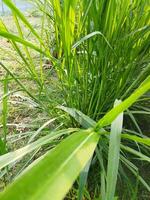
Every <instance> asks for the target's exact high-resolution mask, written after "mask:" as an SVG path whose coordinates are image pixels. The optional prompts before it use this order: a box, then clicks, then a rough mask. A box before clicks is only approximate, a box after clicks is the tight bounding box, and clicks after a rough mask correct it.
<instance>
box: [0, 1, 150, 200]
mask: <svg viewBox="0 0 150 200" xmlns="http://www.w3.org/2000/svg"><path fill="white" fill-rule="evenodd" d="M3 1H4V3H5V4H6V5H7V6H8V7H9V8H10V9H11V11H12V15H13V17H14V24H15V26H16V30H17V33H12V32H11V31H10V30H9V27H7V26H6V24H4V23H3V22H2V21H1V24H0V28H1V29H0V36H2V37H3V38H6V39H8V40H9V42H10V44H11V46H12V49H13V51H15V54H14V52H12V51H10V52H7V53H8V54H9V55H13V56H14V57H16V60H17V61H18V63H20V66H21V67H22V66H23V67H24V68H25V69H26V71H27V73H28V76H29V77H30V78H31V80H32V83H33V82H34V84H35V87H36V88H37V90H36V91H37V92H36V93H33V92H32V91H31V90H30V89H29V86H28V85H27V86H26V85H24V84H23V83H22V81H21V80H20V79H19V77H17V76H16V75H15V74H14V73H13V71H11V69H9V67H8V66H7V64H4V63H0V66H1V67H3V69H4V70H6V72H7V73H8V74H9V76H11V77H12V79H13V80H14V81H15V82H16V83H17V86H19V87H20V88H21V89H22V90H23V91H24V92H26V93H27V95H28V96H30V98H32V99H33V101H35V102H36V103H37V105H38V108H40V109H41V110H42V111H44V112H47V113H49V112H50V110H49V107H50V104H51V102H52V101H53V100H51V99H50V97H49V94H48V91H49V86H48V85H47V84H46V78H47V77H46V75H45V74H44V72H43V66H42V64H43V58H44V59H45V57H46V58H47V59H48V60H49V62H50V63H52V65H53V67H54V69H55V70H56V72H57V75H58V80H59V82H60V85H61V90H62V93H61V98H62V97H63V100H65V102H63V104H65V105H67V106H69V107H71V108H67V107H64V106H59V108H60V109H62V110H64V111H65V112H67V113H68V114H69V115H70V116H72V117H73V118H74V119H75V120H76V121H77V122H78V124H80V125H81V126H82V127H83V128H79V129H74V128H72V129H65V130H54V131H52V132H50V133H49V134H48V135H46V136H43V137H41V138H39V139H37V140H36V141H33V140H35V139H36V136H37V135H39V133H40V132H41V131H42V129H43V128H45V126H47V124H49V123H50V122H51V120H50V121H48V122H47V123H45V124H44V125H43V126H42V127H41V128H39V129H38V130H37V131H36V132H35V133H34V134H33V135H31V137H30V139H29V142H28V144H27V145H26V146H24V147H21V148H19V149H18V150H16V151H14V152H9V153H7V154H5V155H3V156H1V157H0V168H1V169H3V168H4V167H6V166H9V167H10V168H11V167H12V166H13V165H14V164H15V162H16V161H18V160H19V159H21V158H22V157H24V156H25V155H26V154H28V153H30V152H32V151H38V149H39V148H40V147H41V146H43V145H45V144H46V145H49V147H50V151H49V149H48V151H47V153H46V154H44V156H41V157H40V158H39V159H37V160H36V161H35V162H33V163H32V164H31V165H29V167H27V168H26V165H28V163H27V164H26V165H25V167H24V168H25V170H23V173H21V174H20V176H19V178H18V179H17V180H16V181H14V183H13V184H12V185H10V186H9V187H8V188H7V189H6V191H5V192H4V193H2V194H1V196H0V198H1V199H3V200H4V199H10V198H13V199H20V198H22V197H23V198H25V199H49V196H50V197H51V198H52V199H63V198H64V197H65V195H66V194H67V192H68V191H69V189H70V188H71V187H72V185H73V183H74V181H75V180H76V178H77V177H78V175H79V174H80V177H79V190H78V195H77V196H78V199H79V200H81V199H82V198H83V196H84V195H85V193H86V192H87V186H86V183H87V182H88V175H89V171H90V169H91V168H94V169H95V166H96V165H97V167H96V168H97V169H98V170H99V176H98V178H97V181H96V183H95V184H94V187H95V188H96V186H97V185H98V186H97V187H98V192H95V193H96V194H95V196H96V197H98V198H99V199H102V200H112V199H114V198H115V196H116V195H117V193H116V185H117V180H118V176H119V175H121V177H126V176H127V173H126V169H128V170H129V171H130V173H132V174H133V175H134V176H135V178H136V180H138V181H139V182H140V184H143V186H144V187H145V188H146V189H147V190H148V191H150V186H149V185H148V183H147V182H146V181H145V180H144V178H143V177H142V176H141V175H140V174H139V170H138V168H137V167H136V165H135V162H133V160H132V159H131V158H132V157H131V155H133V158H135V157H136V158H138V159H142V160H143V161H146V162H150V159H149V157H148V153H149V146H150V140H149V138H148V137H146V136H144V134H143V132H142V130H141V129H140V127H139V125H138V123H137V121H136V118H135V117H134V113H139V114H141V113H145V114H146V113H147V114H149V108H147V107H146V106H145V101H146V100H147V99H148V97H147V95H146V92H148V90H149V89H150V77H149V73H150V65H149V43H148V41H149V37H150V36H149V34H148V33H149V29H150V25H149V15H150V14H149V12H148V2H147V1H146V0H142V1H139V0H134V1H130V0H122V1H119V0H118V1H116V0H112V1H108V0H107V1H104V0H102V1H97V0H96V1H94V0H83V1H78V0H74V1H60V0H45V1H40V0H36V1H35V3H36V5H37V6H38V8H39V10H40V12H41V30H40V31H39V32H37V31H36V30H35V29H34V27H33V26H32V25H31V24H30V23H29V21H28V20H27V18H26V17H25V16H24V14H23V13H21V12H20V11H19V10H18V9H17V8H16V6H15V5H14V4H13V3H12V1H10V0H3ZM22 24H23V25H24V26H25V27H26V30H28V31H29V32H30V34H32V37H33V38H34V42H33V41H29V40H28V37H27V34H26V33H25V32H24V29H23V28H22ZM49 29H51V30H52V31H54V33H51V34H50V30H49ZM52 44H53V45H54V44H55V45H54V46H52ZM1 49H2V50H4V49H3V48H1ZM35 53H36V56H34V55H35ZM37 54H38V56H37ZM37 58H38V60H36V59H37ZM37 65H38V66H37ZM133 91H134V92H133ZM6 93H7V77H6V79H5V81H4V95H5V94H6ZM144 94H145V96H144V97H143V98H142V95H144ZM6 96H7V95H6ZM140 97H141V99H139V98H140ZM116 99H120V101H116ZM54 101H56V102H55V104H58V100H56V99H54ZM114 102H117V104H118V102H119V105H117V106H116V105H115V107H114V108H113V109H111V108H112V107H113V105H114ZM61 103H62V102H61ZM142 103H143V104H142ZM133 104H134V105H133ZM130 106H132V109H131V110H129V107H130ZM3 107H4V110H5V113H4V115H3V124H4V129H3V130H4V137H6V134H7V126H6V124H7V98H4V101H3ZM141 109H142V111H141ZM79 110H80V111H79ZM125 110H126V112H125V113H123V112H124V111H125ZM81 111H82V112H83V113H84V114H83V113H82V112H81ZM105 113H106V114H105ZM85 114H86V115H85ZM123 115H128V116H129V117H130V121H132V123H133V124H134V126H135V127H136V130H137V131H135V130H133V129H132V130H128V129H127V128H128V127H129V126H127V125H128V124H127V122H126V120H124V125H125V128H126V127H127V128H126V129H125V128H124V126H123ZM125 117H126V116H125ZM53 120H55V119H53ZM53 120H52V121H53ZM110 125H111V126H110ZM68 135H69V137H67V136H68ZM64 137H67V138H66V139H64ZM60 140H63V141H62V142H61V143H60V144H58V142H59V141H60ZM57 144H58V145H57ZM52 146H55V148H53V149H51V148H52ZM120 149H121V150H120ZM33 155H34V154H33ZM129 155H130V156H129ZM29 161H30V160H29ZM32 161H33V160H32ZM24 168H23V169H24ZM92 176H93V174H92ZM94 176H95V174H94ZM98 179H99V180H98ZM125 180H126V181H127V184H128V181H129V179H128V178H127V177H126V178H125ZM138 181H137V182H138ZM34 184H35V185H34ZM62 186H63V187H62ZM132 187H133V185H132ZM85 188H86V189H85ZM95 188H94V189H95ZM127 188H128V187H127ZM133 188H135V187H133ZM18 189H20V194H18V192H17V191H18ZM85 190H86V192H85ZM133 190H134V189H133ZM135 190H136V191H137V186H136V188H135ZM134 192H135V191H134ZM89 193H90V192H89ZM91 193H92V195H91V194H89V196H90V195H91V199H92V198H94V195H93V191H92V192H91ZM22 195H23V196H22ZM131 196H132V195H131ZM134 196H135V194H134ZM134 198H136V197H134Z"/></svg>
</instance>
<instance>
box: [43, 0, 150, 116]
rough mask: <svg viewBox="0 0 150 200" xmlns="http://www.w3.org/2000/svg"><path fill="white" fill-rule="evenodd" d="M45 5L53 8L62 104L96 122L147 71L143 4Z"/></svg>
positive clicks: (146, 18)
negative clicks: (61, 86)
mask: <svg viewBox="0 0 150 200" xmlns="http://www.w3.org/2000/svg"><path fill="white" fill-rule="evenodd" d="M46 2H47V9H48V5H49V10H50V9H52V10H53V17H54V21H52V23H53V24H54V27H55V39H56V51H57V54H58V58H59V59H60V62H61V64H59V63H58V64H56V67H57V71H58V75H59V78H60V79H61V82H62V85H63V91H64V94H65V95H64V97H65V99H66V104H67V105H68V106H70V107H75V108H77V109H79V110H81V111H83V112H84V113H85V114H88V115H89V116H90V117H92V118H93V119H98V118H99V117H100V116H101V113H103V112H106V111H108V110H109V109H110V108H111V107H112V105H113V102H114V101H115V99H117V98H118V99H125V98H126V97H127V96H128V95H129V94H131V92H132V91H133V90H134V89H135V88H136V87H137V86H138V84H140V82H141V81H143V80H144V79H145V77H146V76H147V74H149V72H150V67H149V66H148V63H149V56H148V55H149V42H148V41H149V30H150V24H149V11H148V2H147V1H145V0H142V1H138V0H137V1H136V0H135V1H130V0H123V1H115V0H112V1H93V0H88V1H87V0H83V1H77V0H76V1H63V2H62V3H60V1H59V0H56V1H51V0H47V1H46ZM49 10H47V13H50V12H49ZM47 17H49V15H47ZM48 20H50V18H49V19H48ZM137 77H139V78H138V79H137ZM133 83H134V84H133ZM127 89H128V90H127Z"/></svg>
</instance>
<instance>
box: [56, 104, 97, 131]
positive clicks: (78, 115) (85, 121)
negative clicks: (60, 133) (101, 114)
mask: <svg viewBox="0 0 150 200" xmlns="http://www.w3.org/2000/svg"><path fill="white" fill-rule="evenodd" d="M58 108H59V109H61V110H63V111H65V112H66V113H68V114H69V115H70V116H71V117H73V118H74V119H75V120H76V121H77V122H78V123H79V124H80V125H81V126H82V127H84V128H90V127H94V125H96V122H95V121H94V120H93V119H91V118H90V117H88V116H87V115H85V114H83V113H82V112H81V111H79V110H77V109H75V108H68V107H64V106H58Z"/></svg>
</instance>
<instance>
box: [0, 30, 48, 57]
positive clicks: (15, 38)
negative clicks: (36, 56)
mask: <svg viewBox="0 0 150 200" xmlns="http://www.w3.org/2000/svg"><path fill="white" fill-rule="evenodd" d="M0 36H2V37H4V38H6V39H9V40H12V41H14V42H19V43H21V44H23V45H25V46H27V47H30V48H31V49H34V50H36V51H37V52H39V53H42V54H43V55H46V53H45V52H44V51H42V49H40V48H39V47H37V46H36V45H34V44H33V43H31V42H29V41H26V40H24V39H22V38H20V37H18V36H17V35H14V34H12V33H8V32H6V31H2V30H0Z"/></svg>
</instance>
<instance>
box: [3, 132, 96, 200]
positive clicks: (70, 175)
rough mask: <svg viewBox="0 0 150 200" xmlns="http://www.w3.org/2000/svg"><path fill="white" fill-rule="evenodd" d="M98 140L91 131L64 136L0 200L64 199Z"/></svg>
mask: <svg viewBox="0 0 150 200" xmlns="http://www.w3.org/2000/svg"><path fill="white" fill-rule="evenodd" d="M98 140H99V135H98V134H97V133H95V132H93V130H91V129H89V130H86V131H79V132H76V133H74V134H72V135H71V136H69V137H67V138H66V139H65V140H63V141H62V142H61V143H60V144H59V145H58V146H56V148H55V149H53V150H52V151H50V152H49V153H48V154H47V155H46V156H45V157H44V158H43V159H42V160H40V162H38V163H37V164H36V165H34V166H33V167H32V168H31V169H29V170H28V171H27V172H26V173H25V174H23V175H22V176H21V177H19V178H18V179H17V180H16V181H15V182H14V183H12V184H11V185H10V186H9V187H8V188H7V189H6V190H5V191H4V192H3V193H2V194H1V195H0V199H2V200H10V199H15V200H22V199H28V200H30V199H31V200H33V199H40V200H49V199H55V200H61V199H63V198H64V197H65V195H66V193H67V192H68V191H69V189H70V188H71V186H72V184H73V183H74V181H75V179H76V178H77V176H78V175H79V173H80V171H81V170H82V169H83V168H84V167H85V165H86V164H87V162H88V161H89V160H90V158H91V156H92V155H93V152H94V150H95V147H96V145H97V142H98ZM56 158H57V159H56ZM18 191H19V192H18Z"/></svg>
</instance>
